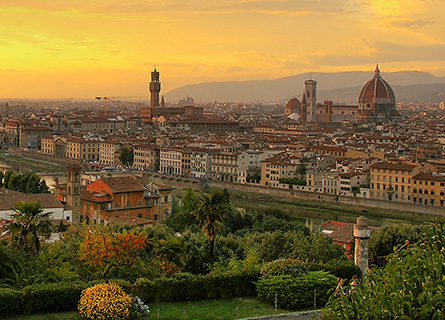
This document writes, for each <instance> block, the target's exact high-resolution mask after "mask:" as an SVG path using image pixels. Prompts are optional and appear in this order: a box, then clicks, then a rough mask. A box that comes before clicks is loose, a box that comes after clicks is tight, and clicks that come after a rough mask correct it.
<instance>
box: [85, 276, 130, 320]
mask: <svg viewBox="0 0 445 320" xmlns="http://www.w3.org/2000/svg"><path fill="white" fill-rule="evenodd" d="M131 307H132V303H131V297H130V296H129V295H128V294H126V293H125V292H124V290H123V289H122V288H121V287H120V286H118V285H117V284H115V283H103V284H98V285H95V286H94V287H90V288H88V289H85V290H84V291H82V294H81V296H80V302H79V305H78V309H79V312H80V313H81V314H82V316H84V317H85V318H87V319H92V320H95V319H100V320H107V319H126V318H128V316H129V315H130V310H131Z"/></svg>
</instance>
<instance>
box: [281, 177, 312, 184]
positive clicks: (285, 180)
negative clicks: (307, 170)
mask: <svg viewBox="0 0 445 320" xmlns="http://www.w3.org/2000/svg"><path fill="white" fill-rule="evenodd" d="M280 183H288V184H295V185H297V186H305V185H306V184H307V181H306V180H304V179H297V178H283V179H280Z"/></svg>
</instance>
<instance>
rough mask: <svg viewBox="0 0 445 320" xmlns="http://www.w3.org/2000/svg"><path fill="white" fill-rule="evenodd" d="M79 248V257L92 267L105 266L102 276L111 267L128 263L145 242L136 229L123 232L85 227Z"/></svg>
mask: <svg viewBox="0 0 445 320" xmlns="http://www.w3.org/2000/svg"><path fill="white" fill-rule="evenodd" d="M87 230H88V232H86V233H85V235H84V239H83V241H82V243H81V245H80V249H79V259H81V260H85V261H86V263H87V264H89V265H90V266H93V267H97V266H105V269H104V271H103V273H102V277H103V278H104V279H105V280H107V273H108V272H109V271H110V269H111V268H112V267H118V266H123V265H130V264H133V263H134V262H135V261H136V256H137V254H138V252H139V251H140V250H141V249H143V248H144V247H145V245H146V244H147V240H146V237H145V236H143V235H142V234H141V233H140V232H138V231H133V230H132V231H128V232H127V231H124V232H123V233H117V232H106V231H103V230H100V228H99V227H96V228H90V229H87Z"/></svg>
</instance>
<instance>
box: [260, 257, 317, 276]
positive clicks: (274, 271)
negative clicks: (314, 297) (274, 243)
mask: <svg viewBox="0 0 445 320" xmlns="http://www.w3.org/2000/svg"><path fill="white" fill-rule="evenodd" d="M307 271H308V268H307V265H306V264H305V263H304V262H303V261H301V260H298V259H292V258H288V259H278V260H274V261H271V262H268V263H265V264H264V265H263V267H262V268H261V275H262V276H264V277H268V276H284V275H291V276H295V277H296V276H299V275H301V274H303V273H307Z"/></svg>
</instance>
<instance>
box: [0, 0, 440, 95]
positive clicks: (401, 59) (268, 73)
mask: <svg viewBox="0 0 445 320" xmlns="http://www.w3.org/2000/svg"><path fill="white" fill-rule="evenodd" d="M442 12H445V2H444V1H441V0H428V1H422V0H407V1H399V0H373V1H365V0H363V1H346V0H334V1H329V2H327V1H307V0H239V1H227V2H226V1H216V0H206V1H203V0H182V1H179V0H167V1H164V2H160V3H159V2H156V1H153V0H138V1H135V0H129V1H125V2H122V1H117V0H104V1H101V2H90V1H86V0H79V1H75V2H74V1H64V2H60V1H55V0H41V1H38V2H35V1H30V0H17V1H14V2H11V1H6V0H0V17H1V20H2V24H1V26H0V43H1V49H0V50H1V56H2V61H1V62H0V88H1V89H0V98H10V99H29V98H31V99H42V98H43V99H64V98H67V97H73V98H76V99H89V98H91V97H94V96H145V95H147V84H148V81H149V78H150V72H151V71H152V70H153V66H154V65H156V66H157V68H158V70H159V71H160V72H161V82H162V91H161V94H165V93H167V92H169V91H171V90H173V89H175V88H178V87H181V86H183V85H187V84H197V83H205V82H209V81H246V80H272V79H277V78H282V77H286V76H292V75H296V74H301V73H306V72H343V71H369V72H372V71H373V70H374V68H375V64H376V63H379V65H381V66H382V70H384V72H394V71H407V70H417V71H425V72H429V73H431V74H433V75H435V76H437V77H442V76H445V59H444V58H443V57H444V56H445V32H444V31H445V25H444V24H443V23H442V22H441V21H442V19H443V18H442Z"/></svg>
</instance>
